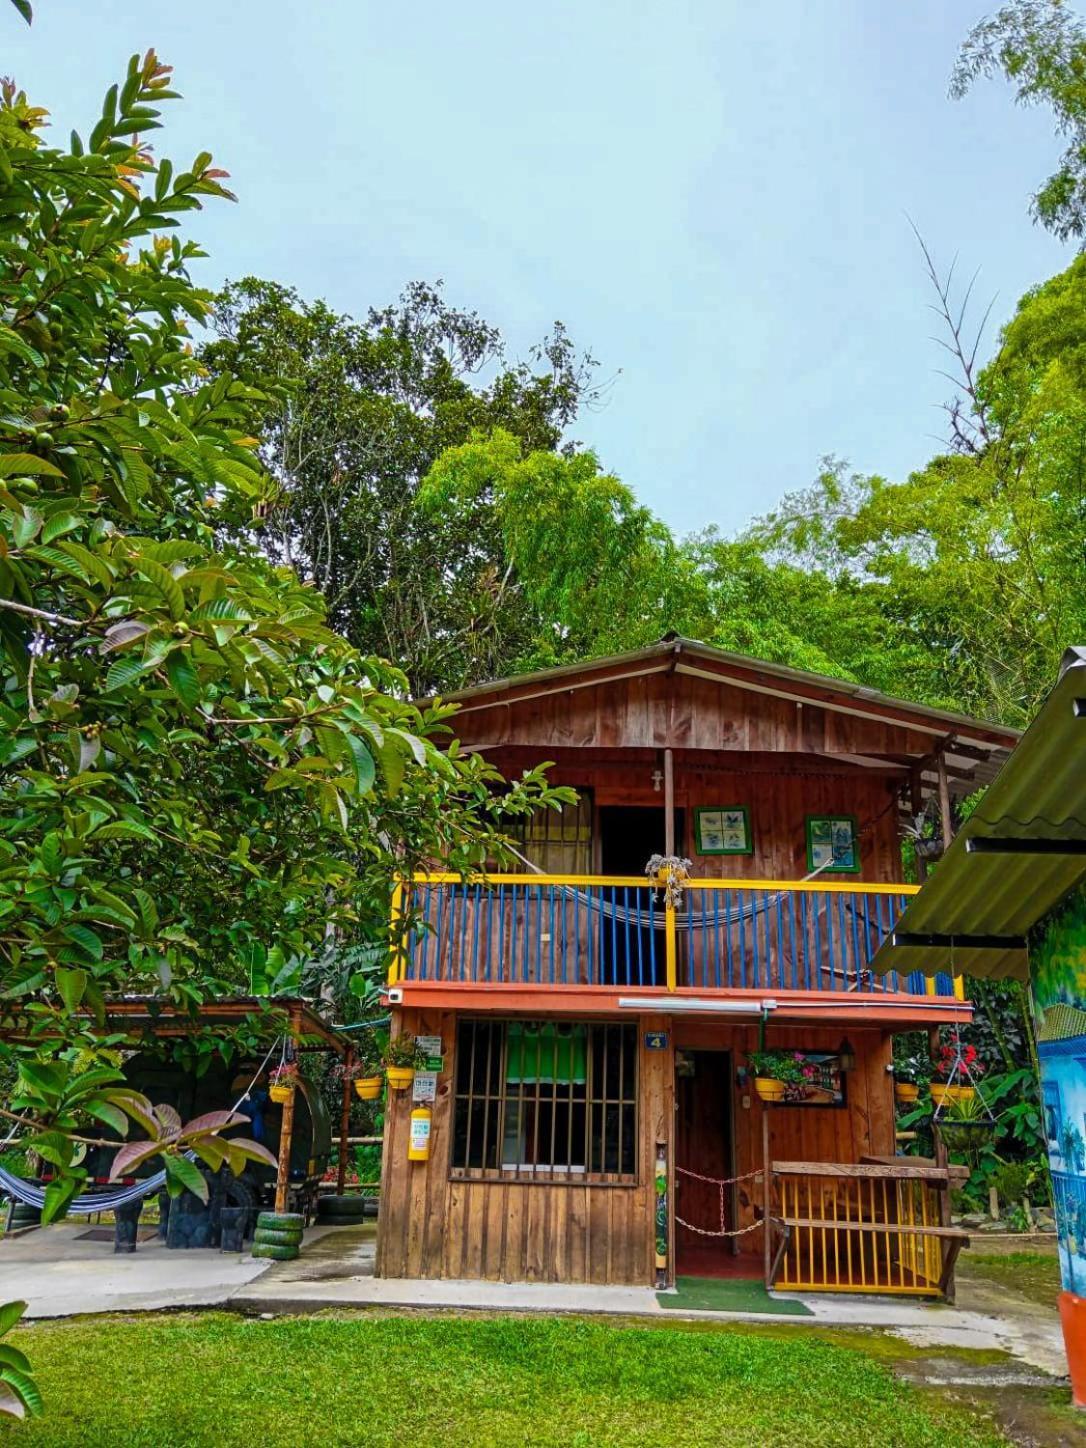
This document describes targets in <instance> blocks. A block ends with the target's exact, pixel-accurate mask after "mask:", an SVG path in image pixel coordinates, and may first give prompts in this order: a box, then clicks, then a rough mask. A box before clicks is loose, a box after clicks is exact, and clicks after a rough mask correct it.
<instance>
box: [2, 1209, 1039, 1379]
mask: <svg viewBox="0 0 1086 1448" xmlns="http://www.w3.org/2000/svg"><path fill="white" fill-rule="evenodd" d="M87 1230H88V1227H87V1224H86V1223H80V1224H69V1223H62V1224H61V1225H60V1226H57V1227H46V1228H43V1229H41V1230H39V1231H35V1232H28V1233H25V1234H23V1235H20V1236H18V1237H15V1238H8V1239H5V1240H3V1241H0V1285H2V1293H0V1295H2V1296H3V1297H4V1298H5V1299H9V1298H25V1299H26V1300H27V1302H28V1303H29V1311H28V1316H30V1317H67V1316H73V1315H76V1314H81V1313H102V1312H132V1311H151V1310H156V1309H159V1310H161V1309H163V1308H177V1307H229V1308H231V1309H233V1310H236V1311H240V1312H247V1313H253V1314H261V1315H263V1314H278V1313H308V1312H319V1311H328V1310H331V1311H335V1310H339V1311H350V1310H355V1309H360V1308H361V1309H365V1308H414V1309H417V1310H423V1311H451V1312H472V1311H474V1312H532V1313H576V1314H598V1313H602V1314H610V1315H617V1316H622V1317H646V1318H655V1319H658V1320H659V1319H670V1320H675V1319H681V1318H688V1319H691V1318H692V1319H698V1320H704V1321H709V1322H714V1321H715V1322H768V1323H773V1324H775V1325H776V1326H778V1327H780V1326H783V1325H788V1326H789V1327H795V1328H797V1329H801V1328H802V1327H803V1325H804V1324H806V1325H808V1326H814V1327H822V1328H834V1327H837V1328H845V1329H848V1328H878V1329H881V1330H883V1331H886V1332H891V1333H894V1334H896V1335H897V1336H899V1337H901V1338H902V1339H903V1340H905V1341H907V1342H909V1343H911V1344H913V1345H914V1346H920V1347H924V1346H931V1347H939V1348H950V1349H954V1348H958V1349H963V1350H977V1349H980V1350H993V1349H994V1350H998V1351H1002V1352H1006V1353H1009V1354H1011V1355H1012V1356H1013V1357H1015V1358H1017V1359H1018V1360H1019V1361H1020V1362H1022V1363H1025V1364H1028V1365H1029V1366H1030V1367H1031V1368H1034V1369H1039V1370H1040V1371H1042V1372H1044V1373H1048V1374H1051V1375H1053V1376H1056V1377H1062V1376H1063V1375H1064V1374H1065V1373H1066V1371H1067V1367H1066V1360H1065V1358H1064V1352H1063V1339H1062V1334H1061V1332H1060V1325H1059V1318H1058V1316H1057V1314H1056V1310H1055V1302H1053V1304H1052V1308H1051V1310H1049V1309H1046V1308H1044V1307H1041V1306H1039V1305H1038V1304H1036V1303H1028V1302H1024V1301H1023V1300H1022V1299H1020V1298H1018V1297H1017V1296H1015V1295H1012V1294H1010V1293H1008V1292H1006V1291H1003V1290H1001V1289H999V1288H997V1287H994V1286H989V1287H988V1288H987V1289H985V1288H984V1287H980V1288H977V1287H974V1286H972V1285H971V1286H970V1289H969V1291H968V1293H963V1294H962V1300H961V1301H960V1303H959V1305H958V1306H957V1307H949V1306H946V1305H945V1304H941V1303H927V1302H917V1301H916V1300H915V1299H902V1298H896V1299H895V1298H890V1299H888V1298H877V1297H861V1296H855V1297H853V1296H843V1295H842V1296H833V1295H831V1294H817V1293H816V1294H812V1295H809V1296H806V1295H803V1294H800V1293H795V1294H781V1295H782V1296H794V1297H795V1298H796V1299H797V1300H799V1301H801V1302H803V1303H804V1304H805V1305H806V1306H807V1307H808V1308H809V1309H810V1311H811V1314H812V1316H810V1317H787V1318H781V1317H779V1316H774V1315H770V1314H766V1313H756V1312H734V1313H724V1312H693V1311H677V1310H675V1309H668V1308H662V1307H661V1306H660V1304H659V1303H658V1302H657V1300H656V1293H655V1292H654V1291H652V1289H651V1288H647V1287H595V1286H569V1285H565V1284H544V1283H507V1282H474V1281H467V1282H460V1281H442V1282H433V1281H414V1280H402V1279H396V1278H377V1277H374V1275H373V1259H374V1237H375V1233H376V1226H375V1224H373V1223H367V1224H365V1225H364V1226H361V1227H340V1228H331V1227H323V1228H321V1227H318V1228H314V1229H312V1230H310V1231H308V1232H307V1233H306V1238H305V1245H304V1247H303V1250H302V1254H301V1256H300V1257H299V1258H298V1259H297V1260H296V1261H294V1262H275V1263H269V1262H262V1261H254V1260H253V1258H251V1257H249V1256H248V1255H240V1256H239V1255H237V1254H225V1253H221V1252H215V1251H199V1250H196V1251H170V1250H168V1249H167V1248H166V1247H164V1246H162V1245H161V1244H160V1243H158V1241H157V1240H154V1241H149V1242H143V1243H141V1244H140V1245H139V1247H138V1248H137V1250H136V1252H135V1253H133V1254H132V1255H131V1256H115V1255H114V1253H113V1249H112V1243H111V1242H96V1241H87V1240H86V1239H85V1237H84V1233H86V1231H87Z"/></svg>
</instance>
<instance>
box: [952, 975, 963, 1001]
mask: <svg viewBox="0 0 1086 1448" xmlns="http://www.w3.org/2000/svg"><path fill="white" fill-rule="evenodd" d="M954 999H955V1000H956V1001H963V1000H965V976H964V975H956V976H955V977H954Z"/></svg>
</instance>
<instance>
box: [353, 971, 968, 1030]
mask: <svg viewBox="0 0 1086 1448" xmlns="http://www.w3.org/2000/svg"><path fill="white" fill-rule="evenodd" d="M620 1000H637V1001H639V1002H640V1001H645V1002H646V1004H645V1006H644V1008H643V1009H644V1011H645V1012H646V1013H647V1012H661V1013H663V1014H667V1012H668V1005H669V1003H670V1002H671V1001H675V1002H676V1003H678V1002H681V1001H684V1000H696V1001H718V1000H719V1001H721V1002H727V1003H732V1002H744V1003H746V1004H747V1005H749V1006H750V1016H749V1019H754V1018H756V1017H757V1016H758V1015H759V1014H760V1007H761V1002H762V1001H763V1000H773V1001H776V1009H775V1010H774V1011H773V1012H772V1016H771V1018H772V1019H773V1020H774V1021H776V1022H778V1023H783V1022H785V1021H837V1022H839V1023H841V1024H842V1025H845V1024H847V1023H848V1022H850V1021H852V1022H857V1023H865V1024H868V1025H873V1026H878V1025H884V1026H896V1027H897V1028H898V1029H899V1030H906V1029H909V1028H914V1029H918V1030H919V1029H924V1028H926V1027H928V1026H939V1025H953V1024H954V1023H956V1022H957V1023H959V1024H961V1025H966V1024H968V1022H969V1021H971V1020H972V1019H973V1007H972V1005H971V1004H970V1003H969V1002H968V1001H959V1000H956V999H955V998H954V997H953V996H927V995H924V996H914V995H904V994H901V993H896V992H890V991H886V992H884V993H880V994H878V995H866V994H865V995H860V994H857V993H856V992H854V991H848V992H844V991H839V992H834V991H805V990H799V991H723V990H722V991H710V990H689V989H681V990H677V991H675V992H674V993H673V994H669V993H668V992H667V991H665V990H652V989H645V988H638V987H636V986H631V987H628V988H623V989H616V988H615V987H613V986H593V985H577V986H561V985H543V986H532V985H489V984H482V983H478V982H472V981H464V982H460V983H457V982H455V981H432V980H425V981H424V980H416V981H412V980H405V981H402V982H400V984H399V985H397V986H395V987H394V988H393V990H392V991H391V993H389V992H387V991H386V993H385V995H384V996H382V1004H383V1005H386V1006H388V1005H392V1006H396V1005H402V1006H412V1007H416V1008H420V1009H436V1010H448V1011H467V1012H480V1011H484V1012H485V1011H501V1012H506V1013H510V1014H513V1015H533V1016H546V1015H575V1016H590V1015H607V1016H615V1015H635V1014H637V1012H636V1011H635V1010H634V1009H633V1008H631V1007H629V1006H620V1005H619V1001H620ZM675 1014H676V1015H679V1014H682V1015H690V1016H693V1015H695V1014H696V1015H704V1016H705V1018H707V1019H712V1018H713V1012H712V1009H711V1007H710V1008H709V1009H707V1010H706V1011H704V1012H701V1011H698V1012H694V1011H690V1010H686V1009H683V1008H682V1006H680V1007H679V1010H677V1011H676V1012H675ZM717 1018H718V1019H720V1020H727V1019H729V1018H731V1019H736V1020H742V1019H743V1017H742V1016H738V1015H736V1014H735V1013H734V1012H732V1011H729V1010H728V1009H727V1007H726V1006H725V1009H724V1010H722V1011H721V1012H720V1014H719V1016H718V1017H717Z"/></svg>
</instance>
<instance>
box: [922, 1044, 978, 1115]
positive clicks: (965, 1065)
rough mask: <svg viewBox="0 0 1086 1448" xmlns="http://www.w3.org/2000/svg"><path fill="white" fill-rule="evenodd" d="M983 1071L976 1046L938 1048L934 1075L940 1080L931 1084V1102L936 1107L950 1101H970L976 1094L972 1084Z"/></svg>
mask: <svg viewBox="0 0 1086 1448" xmlns="http://www.w3.org/2000/svg"><path fill="white" fill-rule="evenodd" d="M983 1071H984V1067H983V1066H982V1065H981V1063H980V1061H979V1060H978V1058H977V1048H976V1046H961V1047H958V1046H951V1045H947V1046H940V1047H939V1055H938V1057H937V1058H936V1061H935V1074H936V1076H939V1077H941V1078H942V1079H941V1080H939V1081H933V1082H932V1083H931V1099H932V1101H933V1102H934V1103H935V1105H936V1106H942V1105H943V1104H944V1103H946V1102H950V1101H971V1100H972V1099H973V1097H974V1096H975V1095H976V1094H977V1093H976V1088H975V1087H974V1086H973V1084H972V1083H973V1081H975V1080H976V1078H977V1077H978V1076H980V1075H981V1074H982V1073H983Z"/></svg>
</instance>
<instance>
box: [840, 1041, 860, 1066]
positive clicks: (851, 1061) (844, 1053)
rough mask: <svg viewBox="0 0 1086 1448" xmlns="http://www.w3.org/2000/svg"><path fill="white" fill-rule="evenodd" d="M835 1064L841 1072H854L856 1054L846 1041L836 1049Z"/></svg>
mask: <svg viewBox="0 0 1086 1448" xmlns="http://www.w3.org/2000/svg"><path fill="white" fill-rule="evenodd" d="M837 1063H838V1065H839V1066H840V1067H841V1070H842V1071H855V1069H856V1052H855V1051H854V1050H853V1049H852V1045H851V1043H850V1042H849V1041H848V1040H847V1039H845V1040H844V1041H842V1042H841V1044H840V1045H839V1046H838V1047H837Z"/></svg>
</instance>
